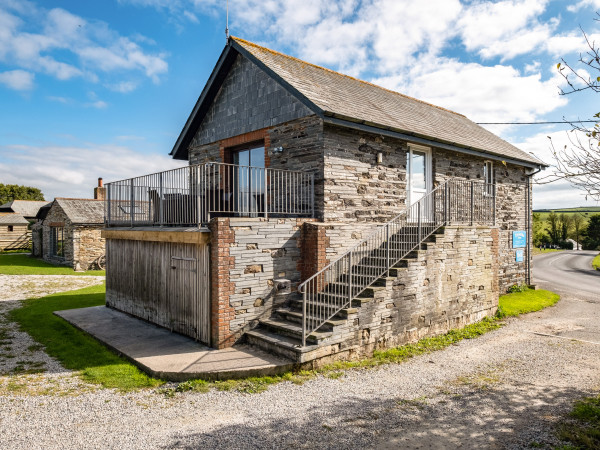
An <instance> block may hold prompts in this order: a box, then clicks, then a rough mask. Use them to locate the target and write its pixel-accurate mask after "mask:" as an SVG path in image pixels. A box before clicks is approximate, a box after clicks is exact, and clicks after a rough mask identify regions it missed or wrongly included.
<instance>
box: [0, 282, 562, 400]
mask: <svg viewBox="0 0 600 450" xmlns="http://www.w3.org/2000/svg"><path fill="white" fill-rule="evenodd" d="M104 292H105V287H104V285H101V286H92V287H89V288H85V289H80V290H76V291H70V292H64V293H59V294H53V295H49V296H47V297H43V298H41V299H32V300H26V301H25V302H24V304H23V306H22V307H21V308H18V309H14V310H12V311H11V312H10V313H9V314H10V317H11V319H12V320H14V321H15V322H17V323H18V324H19V326H20V327H21V329H22V330H23V331H25V332H27V333H28V334H29V335H30V336H31V337H32V338H33V339H34V340H36V341H37V342H38V343H40V344H42V345H43V346H44V347H45V348H46V352H47V353H48V354H49V355H50V356H53V357H55V358H56V359H57V360H59V361H60V362H61V364H62V365H63V366H64V367H65V368H67V369H72V370H76V371H79V373H80V375H81V376H82V377H83V379H85V380H86V381H89V382H92V383H97V384H100V385H102V386H104V387H107V388H117V389H119V390H122V391H129V390H135V389H141V388H149V387H157V386H160V385H162V384H163V381H161V380H158V379H155V378H152V377H149V376H147V375H145V374H144V373H143V372H141V371H140V370H139V369H137V368H136V367H135V366H134V365H133V364H131V363H129V362H128V361H126V360H125V359H123V358H121V357H119V356H117V355H116V354H114V353H113V352H112V351H110V350H108V349H107V348H106V347H105V346H104V345H102V344H101V343H99V342H98V341H96V340H95V339H93V338H92V337H90V336H88V335H87V334H86V333H83V332H81V331H79V330H77V329H76V328H75V327H73V326H72V325H70V324H69V323H68V322H66V321H65V320H63V319H61V318H60V317H57V316H55V315H54V314H52V313H53V312H54V311H60V310H64V309H73V308H85V307H88V306H97V305H102V304H104ZM558 299H559V296H558V295H557V294H554V293H552V292H549V291H543V290H539V291H533V290H527V291H525V292H519V293H514V294H507V295H504V296H502V297H500V308H499V311H500V312H501V313H500V314H498V315H497V316H496V317H491V318H486V319H484V320H482V321H480V322H477V323H474V324H471V325H467V326H466V327H464V328H461V329H457V330H451V331H449V332H448V333H446V334H443V335H440V336H434V337H429V338H424V339H421V340H420V341H418V342H416V343H413V344H407V345H402V346H400V347H396V348H392V349H388V350H382V351H376V352H375V353H374V354H373V356H372V357H370V358H364V359H361V360H357V361H339V362H336V363H333V364H330V365H328V366H325V367H323V368H321V369H318V370H304V371H298V372H288V373H285V374H283V375H279V376H273V377H268V376H267V377H250V378H245V379H240V380H225V381H214V382H208V381H204V380H192V381H187V382H184V383H179V385H178V386H177V387H175V388H169V389H163V390H162V392H163V393H164V394H165V395H168V396H171V395H175V394H176V393H177V392H183V391H196V392H206V391H208V390H210V389H217V390H224V391H229V390H236V391H239V392H245V393H255V392H261V391H264V390H265V389H267V388H268V386H269V385H271V384H274V383H280V382H282V381H291V382H293V383H297V384H300V383H303V382H304V381H306V380H309V379H311V378H314V377H315V376H317V375H319V374H321V375H323V376H326V377H329V378H339V377H341V376H343V375H344V370H347V369H358V368H369V367H376V366H379V365H382V364H390V363H399V362H402V361H406V360H408V359H410V358H412V357H414V356H418V355H422V354H425V353H430V352H433V351H436V350H442V349H444V348H446V347H448V346H450V345H452V344H455V343H457V342H460V341H462V340H463V339H473V338H476V337H478V336H481V335H482V334H485V333H487V332H488V331H492V330H495V329H497V328H500V327H501V326H502V317H506V316H514V315H518V314H522V313H525V312H530V311H538V310H540V309H542V308H545V307H546V306H551V305H553V304H555V303H556V302H557V301H558Z"/></svg>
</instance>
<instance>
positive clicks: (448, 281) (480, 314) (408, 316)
mask: <svg viewBox="0 0 600 450" xmlns="http://www.w3.org/2000/svg"><path fill="white" fill-rule="evenodd" d="M498 251H499V242H498V229H497V228H489V227H458V226H450V227H446V228H445V230H444V232H443V233H441V234H437V235H435V236H434V237H433V238H432V239H431V242H429V243H428V244H427V249H425V250H421V251H419V254H418V257H417V258H415V259H411V260H409V261H408V264H407V267H406V268H404V269H399V270H398V272H397V273H394V276H393V277H390V278H388V279H387V280H386V281H385V284H384V285H378V287H375V288H374V289H373V291H374V292H373V293H372V295H371V298H367V297H368V296H365V297H364V298H362V299H361V302H360V306H359V304H358V303H356V304H355V305H353V306H355V308H353V309H350V310H348V315H347V320H346V322H345V324H344V325H338V326H336V327H334V331H333V335H332V336H330V337H328V338H326V339H325V340H324V341H323V346H322V348H321V349H320V351H321V355H332V356H330V357H328V358H327V359H325V360H323V361H324V362H327V361H331V359H346V358H352V357H356V356H363V355H371V354H372V352H373V351H374V350H378V349H386V348H391V347H395V346H398V345H403V344H406V343H409V342H415V341H417V340H419V339H422V338H423V337H427V336H435V335H438V334H442V333H445V332H447V331H449V330H451V329H455V328H460V327H463V326H465V325H468V324H471V323H474V322H477V321H479V320H481V319H483V318H484V317H487V316H492V315H493V314H495V312H496V310H497V308H498V295H499V277H498ZM314 364H315V365H318V364H319V362H315V363H314Z"/></svg>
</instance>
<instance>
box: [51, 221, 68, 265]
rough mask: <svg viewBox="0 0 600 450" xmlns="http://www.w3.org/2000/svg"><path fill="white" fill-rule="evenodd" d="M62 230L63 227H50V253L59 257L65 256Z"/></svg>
mask: <svg viewBox="0 0 600 450" xmlns="http://www.w3.org/2000/svg"><path fill="white" fill-rule="evenodd" d="M64 230H65V229H64V228H63V227H51V228H50V254H51V255H52V256H58V257H59V258H64V256H65V246H64V233H65V231H64Z"/></svg>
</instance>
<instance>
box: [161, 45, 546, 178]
mask: <svg viewBox="0 0 600 450" xmlns="http://www.w3.org/2000/svg"><path fill="white" fill-rule="evenodd" d="M231 49H234V51H233V52H232V51H231ZM231 53H235V54H237V53H241V54H242V55H243V56H245V57H247V58H248V59H250V60H251V61H253V62H254V63H255V64H257V65H258V66H259V67H260V68H261V69H262V70H265V71H266V72H267V73H268V74H269V75H270V76H272V77H273V78H274V79H275V80H276V81H278V82H279V83H280V84H281V85H282V86H283V87H284V88H286V89H287V90H288V91H289V92H290V93H291V94H293V95H294V96H296V97H297V98H298V99H299V100H300V101H302V102H303V103H304V104H305V105H306V106H308V107H309V108H310V109H312V110H313V111H314V112H315V113H316V114H317V115H319V116H321V117H323V118H324V120H325V121H329V122H331V123H337V124H339V125H342V126H344V125H345V126H352V124H362V125H365V126H368V127H369V128H370V129H373V128H374V129H380V130H387V131H391V132H394V133H398V134H401V135H403V136H405V135H408V136H414V137H417V138H424V139H427V140H428V141H434V142H438V143H440V144H446V145H447V146H446V147H444V148H448V145H449V146H451V147H452V148H457V150H459V151H460V149H465V150H467V153H469V151H468V150H472V151H473V152H475V153H478V154H479V153H487V154H490V155H494V156H496V157H497V158H496V159H503V158H506V159H507V160H513V161H514V160H516V161H518V162H525V163H527V164H526V165H528V166H533V167H535V166H546V164H544V163H543V162H541V161H540V160H539V159H537V158H536V157H534V156H532V155H530V154H529V153H526V152H524V151H522V150H520V149H518V148H517V147H515V146H514V145H512V144H510V143H508V142H506V141H505V140H503V139H501V138H500V137H498V136H496V135H495V134H493V133H492V132H490V131H488V130H486V129H485V128H483V127H481V126H479V125H477V124H476V123H475V122H472V121H471V120H469V119H468V118H467V117H465V116H464V115H462V114H458V113H456V112H453V111H450V110H448V109H445V108H441V107H439V106H435V105H432V104H430V103H426V102H423V101H421V100H417V99H415V98H412V97H409V96H406V95H403V94H400V93H398V92H394V91H391V90H389V89H385V88H382V87H380V86H377V85H375V84H372V83H369V82H366V81H362V80H359V79H356V78H353V77H350V76H347V75H343V74H341V73H338V72H335V71H333V70H330V69H326V68H324V67H320V66H316V65H314V64H310V63H307V62H305V61H302V60H300V59H297V58H294V57H291V56H288V55H284V54H283V53H279V52H276V51H273V50H270V49H267V48H265V47H261V46H259V45H256V44H254V43H252V42H249V41H246V40H243V39H240V38H236V37H230V39H229V41H228V45H227V46H226V47H225V49H224V50H223V53H222V54H221V57H220V58H219V62H218V63H217V65H216V66H215V69H214V70H213V73H212V74H211V77H210V79H209V81H208V83H207V85H206V87H205V88H204V90H203V92H202V94H201V96H200V98H199V99H198V102H197V103H196V106H195V107H194V110H193V111H192V114H191V115H190V118H189V119H188V121H187V122H186V125H185V126H184V128H183V130H182V132H181V135H180V136H179V139H178V140H177V142H176V144H175V146H174V148H173V150H172V152H171V155H173V157H174V158H180V159H185V154H186V153H187V145H189V142H190V140H191V138H192V136H191V135H192V134H193V133H195V131H196V129H197V127H198V126H199V124H200V123H201V120H202V118H203V115H204V114H205V113H206V111H207V109H208V106H209V105H208V104H209V103H211V102H212V101H213V99H214V98H215V96H216V93H217V91H218V88H219V87H220V85H221V84H222V82H223V80H224V79H225V76H226V72H227V71H228V69H229V67H230V66H231V64H232V60H233V59H234V58H233V57H232V55H231ZM415 142H418V141H415ZM441 146H442V145H441Z"/></svg>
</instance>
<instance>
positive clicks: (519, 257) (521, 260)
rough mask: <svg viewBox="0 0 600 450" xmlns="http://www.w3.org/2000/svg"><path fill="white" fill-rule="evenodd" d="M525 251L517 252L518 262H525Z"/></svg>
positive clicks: (520, 249)
mask: <svg viewBox="0 0 600 450" xmlns="http://www.w3.org/2000/svg"><path fill="white" fill-rule="evenodd" d="M523 253H524V252H523V249H522V248H519V249H517V250H516V261H517V262H523V260H524V258H523Z"/></svg>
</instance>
